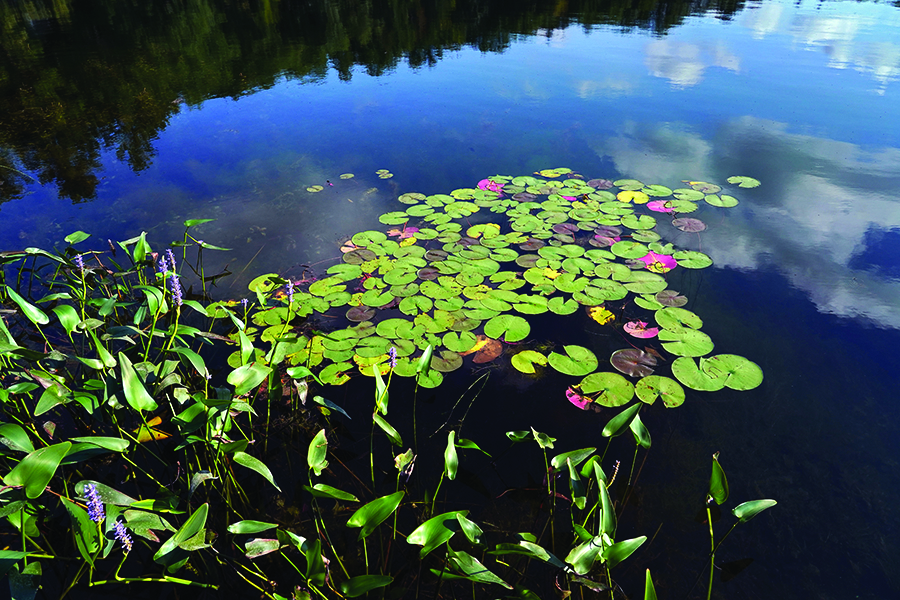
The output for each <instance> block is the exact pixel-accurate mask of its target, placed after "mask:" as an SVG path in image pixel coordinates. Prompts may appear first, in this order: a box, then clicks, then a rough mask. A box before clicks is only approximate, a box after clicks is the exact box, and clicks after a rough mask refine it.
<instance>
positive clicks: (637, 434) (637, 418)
mask: <svg viewBox="0 0 900 600" xmlns="http://www.w3.org/2000/svg"><path fill="white" fill-rule="evenodd" d="M638 406H640V405H638ZM628 427H629V428H630V429H631V433H632V434H633V435H634V441H635V443H636V444H638V445H640V446H641V447H642V448H650V432H649V431H647V428H646V427H645V426H644V424H643V423H642V422H641V415H640V414H636V415H634V418H633V419H632V420H631V423H629V424H628Z"/></svg>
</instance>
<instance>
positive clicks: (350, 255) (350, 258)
mask: <svg viewBox="0 0 900 600" xmlns="http://www.w3.org/2000/svg"><path fill="white" fill-rule="evenodd" d="M341 258H342V259H343V260H344V262H345V263H347V264H351V265H361V264H363V263H364V262H366V261H369V260H374V259H376V258H378V255H377V254H375V253H374V252H372V251H371V250H367V249H366V248H358V249H356V250H351V251H350V252H347V253H346V254H344V255H343V256H342V257H341Z"/></svg>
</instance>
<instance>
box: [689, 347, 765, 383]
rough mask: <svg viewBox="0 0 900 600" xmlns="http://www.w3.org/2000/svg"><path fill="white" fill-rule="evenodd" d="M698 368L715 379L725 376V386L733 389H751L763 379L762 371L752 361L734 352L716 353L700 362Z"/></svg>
mask: <svg viewBox="0 0 900 600" xmlns="http://www.w3.org/2000/svg"><path fill="white" fill-rule="evenodd" d="M700 370H701V371H703V372H704V373H706V374H707V375H709V376H710V377H715V378H716V379H718V378H720V377H722V376H723V375H724V376H725V386H726V387H729V388H731V389H733V390H739V391H744V390H752V389H753V388H756V387H758V386H759V385H760V384H761V383H762V381H763V372H762V369H760V368H759V365H757V364H756V363H754V362H751V361H749V360H747V359H746V358H744V357H743V356H738V355H736V354H717V355H715V356H710V357H709V358H707V359H705V360H703V361H702V362H701V363H700Z"/></svg>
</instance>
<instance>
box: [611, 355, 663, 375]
mask: <svg viewBox="0 0 900 600" xmlns="http://www.w3.org/2000/svg"><path fill="white" fill-rule="evenodd" d="M609 362H610V363H612V366H614V367H615V368H616V370H618V371H619V372H621V373H625V374H626V375H630V376H631V377H646V376H647V375H650V374H651V373H653V367H655V366H656V357H655V356H653V355H652V354H648V353H647V352H644V351H643V350H637V349H635V348H626V349H624V350H616V351H615V352H613V354H612V356H611V357H610V359H609Z"/></svg>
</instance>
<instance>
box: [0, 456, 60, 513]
mask: <svg viewBox="0 0 900 600" xmlns="http://www.w3.org/2000/svg"><path fill="white" fill-rule="evenodd" d="M71 447H72V443H71V442H62V443H61V444H54V445H52V446H46V447H44V448H38V449H37V450H35V451H33V452H29V453H28V455H27V456H25V458H23V459H22V460H21V461H19V464H17V465H16V466H15V467H14V468H13V470H12V471H10V472H9V473H7V474H6V476H5V477H4V478H3V483H4V484H6V485H14V486H23V487H24V488H25V495H26V496H27V497H28V498H30V499H32V500H34V499H35V498H38V497H40V495H41V494H43V493H44V488H46V487H47V484H48V483H50V480H51V479H53V476H54V475H55V474H56V469H57V468H58V467H59V463H61V462H62V459H63V457H65V455H66V454H67V453H68V452H69V449H70V448H71Z"/></svg>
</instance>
